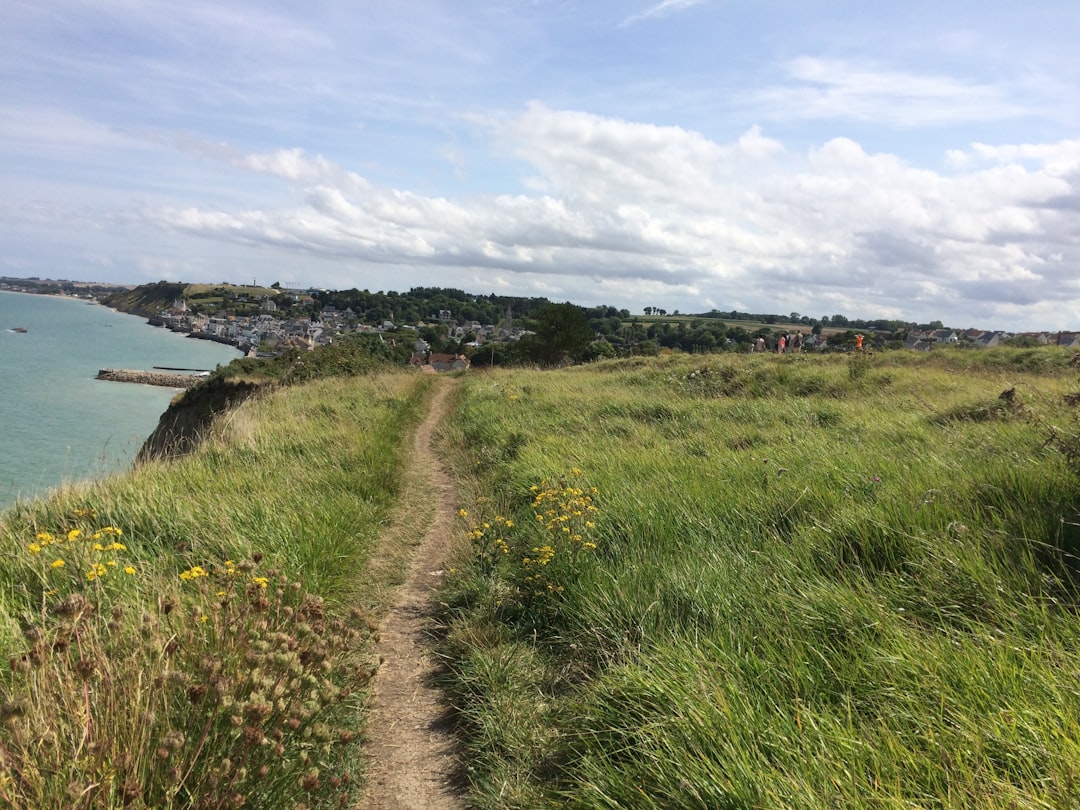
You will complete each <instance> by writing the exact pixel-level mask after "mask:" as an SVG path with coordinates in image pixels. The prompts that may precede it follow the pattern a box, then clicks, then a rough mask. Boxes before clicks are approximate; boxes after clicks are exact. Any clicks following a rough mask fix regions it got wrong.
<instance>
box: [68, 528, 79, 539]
mask: <svg viewBox="0 0 1080 810" xmlns="http://www.w3.org/2000/svg"><path fill="white" fill-rule="evenodd" d="M80 537H82V529H71V530H69V531H68V533H67V539H68V540H78V539H79V538H80Z"/></svg>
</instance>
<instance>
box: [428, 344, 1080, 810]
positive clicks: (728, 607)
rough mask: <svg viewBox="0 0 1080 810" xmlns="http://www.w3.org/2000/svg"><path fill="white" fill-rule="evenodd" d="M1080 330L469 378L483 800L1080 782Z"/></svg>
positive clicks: (932, 796) (765, 798)
mask: <svg viewBox="0 0 1080 810" xmlns="http://www.w3.org/2000/svg"><path fill="white" fill-rule="evenodd" d="M1067 360H1068V357H1067V356H1066V355H1065V353H1063V352H1054V351H1050V350H1039V351H1030V352H1018V351H999V352H993V353H981V352H966V353H964V352H954V353H950V352H940V353H936V354H934V355H931V356H926V355H914V354H911V353H904V354H902V353H892V354H879V355H876V356H863V355H851V356H829V357H811V356H807V355H802V356H788V357H779V356H775V355H769V356H761V355H758V356H753V355H752V356H749V357H748V356H731V355H723V356H711V357H700V356H698V357H689V356H671V357H666V358H664V357H662V358H657V359H655V360H644V359H637V360H635V359H631V360H623V361H613V362H607V363H604V364H600V365H593V366H588V367H577V368H571V369H567V370H564V371H560V372H557V373H545V374H537V373H535V372H528V371H500V372H495V373H491V374H487V375H484V376H473V377H470V378H469V379H468V380H467V381H466V382H465V383H464V389H463V400H462V404H461V407H460V410H459V414H458V418H457V420H456V422H455V424H454V425H453V427H452V428H451V429H450V430H449V431H448V435H447V436H446V441H447V444H448V446H449V447H451V448H453V452H454V453H455V454H456V458H457V459H458V460H457V466H458V468H459V469H462V470H469V471H470V475H469V477H468V487H467V492H468V493H469V496H468V497H467V498H464V500H463V504H462V510H463V513H467V514H462V523H463V524H465V525H464V528H465V530H466V531H467V532H468V533H469V534H468V535H467V542H468V544H469V546H468V548H465V549H463V550H462V552H461V554H460V557H459V560H458V561H457V564H456V570H455V573H454V577H453V578H452V580H451V585H450V587H449V588H448V590H447V593H446V594H445V596H444V602H445V609H444V630H445V633H444V638H443V640H442V650H443V653H444V655H445V656H446V657H447V661H448V674H447V677H446V684H447V688H448V689H449V691H450V694H451V696H452V698H451V699H452V701H453V704H454V706H455V707H456V709H457V712H458V716H459V720H460V729H461V734H462V736H463V739H464V740H465V746H466V750H467V754H466V762H467V765H468V768H469V773H470V777H471V780H472V785H473V795H474V797H475V801H476V806H478V807H522V808H526V807H581V808H800V809H805V808H826V807H837V808H853V807H867V808H870V807H873V808H956V807H980V808H1035V807H1039V808H1066V807H1076V806H1080V620H1078V618H1077V597H1078V592H1077V588H1076V584H1077V582H1076V578H1075V577H1076V575H1077V573H1078V569H1077V563H1078V561H1077V558H1076V557H1075V556H1074V554H1075V552H1076V551H1077V550H1078V549H1080V527H1078V526H1077V524H1078V523H1080V520H1078V517H1077V513H1078V506H1080V499H1078V498H1077V494H1078V489H1080V487H1078V485H1080V481H1078V476H1077V472H1078V470H1077V467H1076V462H1077V460H1078V458H1077V456H1076V454H1075V451H1076V449H1077V447H1076V441H1077V422H1076V417H1075V411H1074V410H1070V409H1069V408H1068V407H1067V406H1066V404H1065V402H1064V399H1063V397H1064V396H1065V395H1066V394H1067V393H1068V392H1070V391H1075V390H1076V388H1077V372H1076V370H1075V369H1070V368H1068V367H1067V365H1066V363H1067ZM1070 431H1071V433H1070ZM1070 442H1071V444H1070ZM537 493H548V495H547V496H546V497H544V498H540V499H538V498H537V497H536V495H537ZM551 493H554V494H553V495H552V494H551ZM575 493H587V496H588V498H589V501H588V509H587V511H585V512H583V510H582V507H581V505H580V504H578V505H577V506H575V505H574V504H572V503H571V504H570V505H569V507H567V505H566V503H558V501H559V500H560V499H562V500H563V501H573V500H574V498H575V497H576V495H575ZM538 501H539V502H538ZM553 503H554V504H555V508H554V509H553V508H552V504H553ZM583 516H584V519H585V520H586V521H587V523H586V524H582V523H581V522H580V521H582V519H583ZM575 521H576V522H575ZM508 524H509V528H507V525H508ZM538 571H539V572H540V575H539V576H538Z"/></svg>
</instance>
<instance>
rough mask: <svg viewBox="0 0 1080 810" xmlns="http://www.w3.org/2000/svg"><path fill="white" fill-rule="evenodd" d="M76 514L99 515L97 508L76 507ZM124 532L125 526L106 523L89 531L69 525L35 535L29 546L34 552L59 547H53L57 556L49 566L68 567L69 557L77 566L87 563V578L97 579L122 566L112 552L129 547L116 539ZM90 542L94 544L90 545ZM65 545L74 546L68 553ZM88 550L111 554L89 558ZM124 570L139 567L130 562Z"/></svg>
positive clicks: (31, 551)
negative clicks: (63, 528)
mask: <svg viewBox="0 0 1080 810" xmlns="http://www.w3.org/2000/svg"><path fill="white" fill-rule="evenodd" d="M74 515H75V517H76V518H80V519H86V518H92V517H96V516H97V513H96V512H95V511H94V510H93V509H76V510H75V512H74ZM123 536H124V532H123V530H121V529H118V528H116V527H115V526H104V527H102V528H100V529H97V530H94V531H89V532H84V531H83V530H82V529H80V528H70V529H66V530H64V531H62V532H59V533H57V534H53V533H52V532H46V531H41V532H38V533H37V534H36V535H35V536H34V539H33V541H32V542H30V543H29V544H27V546H26V550H27V551H29V552H30V553H31V554H34V555H38V554H41V553H42V552H44V551H45V550H46V549H48V548H50V547H55V549H54V551H53V554H55V556H54V557H53V559H52V561H51V562H50V563H49V568H51V569H53V570H57V569H60V568H65V567H66V566H67V563H68V561H69V560H70V561H71V562H72V563H73V564H74V565H75V566H76V567H78V566H81V565H83V564H86V565H87V568H86V578H87V579H88V580H89V581H90V582H93V581H94V580H98V579H101V578H102V577H104V576H105V575H106V574H108V572H109V570H110V569H112V568H117V567H119V563H117V561H116V559H115V557H114V556H112V555H113V554H114V553H115V552H121V551H127V546H126V545H124V544H123V543H121V542H120V541H119V540H118V539H116V538H120V537H123ZM109 539H111V542H107V543H105V542H102V541H103V540H109ZM88 543H92V544H93V545H89V546H88V545H86V544H88ZM65 545H67V546H70V547H71V550H70V551H69V552H67V553H66V554H65V552H63V551H62V550H61V549H62V547H63V546H65ZM88 550H89V551H90V552H92V553H97V554H109V555H110V557H109V558H108V559H102V558H91V559H90V560H89V561H88V562H87V551H88ZM122 570H123V572H124V573H125V574H134V573H135V568H134V567H133V566H130V565H128V566H125V567H124V568H123V569H122Z"/></svg>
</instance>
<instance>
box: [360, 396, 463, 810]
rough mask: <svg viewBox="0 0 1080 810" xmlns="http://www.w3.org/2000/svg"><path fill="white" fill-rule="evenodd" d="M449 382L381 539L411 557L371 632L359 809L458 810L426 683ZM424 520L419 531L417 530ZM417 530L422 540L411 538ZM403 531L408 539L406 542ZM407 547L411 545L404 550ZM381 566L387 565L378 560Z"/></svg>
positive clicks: (442, 510) (448, 756)
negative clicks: (436, 439)
mask: <svg viewBox="0 0 1080 810" xmlns="http://www.w3.org/2000/svg"><path fill="white" fill-rule="evenodd" d="M454 385H455V382H454V381H453V380H450V379H439V380H438V381H436V382H435V386H436V390H435V396H434V400H433V402H432V404H431V409H430V411H429V413H428V415H427V417H426V418H425V419H424V422H423V423H422V424H421V425H420V427H419V428H418V429H417V431H416V436H415V438H414V441H413V450H412V458H411V460H410V469H409V472H408V474H407V476H406V479H407V480H406V485H405V488H404V490H405V493H404V496H405V497H404V503H405V506H404V507H403V509H402V510H401V514H400V515H399V518H398V519H397V520H396V521H395V525H392V526H391V527H390V528H389V529H388V531H387V533H386V537H385V539H384V541H383V542H384V544H387V545H389V546H391V547H393V548H394V549H397V551H396V552H395V551H390V552H389V553H388V555H387V556H388V557H390V558H393V557H394V554H395V553H396V554H397V555H398V556H397V559H398V560H399V561H400V554H401V549H403V548H404V549H406V553H410V554H411V555H412V562H411V564H410V566H409V573H408V575H407V579H406V581H405V582H404V583H403V584H402V585H401V589H400V591H399V593H398V597H397V599H396V600H395V604H394V606H393V607H391V608H390V611H389V613H388V614H387V616H386V618H385V619H384V621H383V623H382V626H381V628H380V633H379V644H378V653H379V656H380V658H381V659H382V662H383V663H382V665H381V666H380V668H379V673H378V676H377V677H376V680H375V689H374V697H373V701H372V707H371V715H370V717H369V720H368V723H369V725H368V735H369V737H370V743H369V746H368V755H369V756H370V757H371V763H370V767H371V771H370V780H369V784H368V792H367V796H366V797H365V801H364V803H363V804H362V805H361V807H362V808H363V809H364V810H454V809H456V808H461V807H464V802H463V801H462V799H461V793H460V791H459V790H458V788H457V787H456V785H455V782H454V773H455V769H456V766H457V760H456V758H455V754H454V744H453V738H452V736H451V734H450V731H449V728H448V727H447V725H446V724H445V722H444V720H443V718H444V715H445V707H444V705H443V703H442V701H441V695H440V693H439V691H438V690H437V689H435V688H434V687H433V686H431V685H430V679H431V676H432V675H433V674H434V672H435V669H436V665H435V660H434V656H433V654H432V652H431V640H430V635H429V630H430V627H431V618H430V604H431V592H432V589H433V588H435V587H436V586H437V585H438V584H439V583H440V581H441V579H442V571H443V568H444V567H445V564H444V561H445V555H446V543H447V538H449V536H450V533H451V531H452V527H453V521H454V515H455V507H456V504H455V502H454V493H453V490H452V488H451V486H450V479H449V477H448V476H447V475H446V472H445V471H444V470H443V468H442V467H441V466H440V463H439V459H438V458H437V457H436V455H435V453H434V451H433V450H432V447H431V442H432V434H433V433H434V430H435V428H436V427H437V426H438V424H439V422H440V421H441V420H442V419H443V418H444V417H445V415H446V413H447V410H448V407H449V404H448V398H449V395H450V392H451V391H452V390H453V387H454ZM425 522H426V528H425ZM421 531H423V532H424V535H423V540H422V541H421V543H420V544H419V546H416V545H415V538H416V536H417V535H418V534H419V532H421ZM410 534H411V537H410ZM410 542H411V544H412V545H411V548H410ZM385 564H386V565H392V564H393V563H392V561H390V560H386V561H385Z"/></svg>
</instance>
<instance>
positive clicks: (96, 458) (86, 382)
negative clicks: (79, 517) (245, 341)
mask: <svg viewBox="0 0 1080 810" xmlns="http://www.w3.org/2000/svg"><path fill="white" fill-rule="evenodd" d="M8 292H10V293H12V295H21V296H22V298H20V299H15V298H9V297H7V296H4V295H0V345H2V348H3V356H4V359H5V383H4V385H3V386H0V424H2V425H3V426H4V431H5V438H6V439H7V441H6V446H5V452H4V453H3V454H0V510H4V509H7V508H9V507H10V506H12V505H14V504H15V503H16V502H17V501H27V500H35V499H38V498H42V497H47V496H48V493H49V492H50V491H51V490H53V489H56V488H58V487H64V486H67V485H71V484H74V483H77V482H81V481H92V480H97V479H101V478H103V477H107V476H109V475H113V474H117V473H125V472H127V471H129V470H130V469H131V467H132V464H133V463H134V460H135V457H136V455H137V454H138V452H139V450H140V449H141V447H142V446H143V445H144V444H145V442H146V441H147V439H148V438H149V437H150V436H151V434H152V433H153V432H154V430H155V429H156V428H157V426H158V423H159V422H160V419H161V417H162V416H163V415H164V413H165V412H166V411H167V410H168V407H169V404H170V402H171V401H172V399H173V398H174V397H175V396H176V392H177V390H179V389H180V388H186V387H188V386H190V385H192V384H194V383H195V382H198V381H199V380H200V379H202V378H201V377H197V376H194V375H193V376H191V377H190V378H187V379H185V380H183V381H180V380H178V382H182V383H183V385H178V386H171V385H170V386H161V385H146V384H135V385H110V384H108V383H107V382H105V381H103V380H98V379H96V377H97V375H98V373H99V371H100V370H101V369H102V368H121V369H146V370H151V369H153V367H154V366H168V367H173V368H198V369H211V370H212V369H214V368H215V367H216V366H219V365H226V364H228V363H229V362H231V361H232V360H233V359H235V358H238V357H241V356H242V355H241V354H240V352H239V350H238V349H236V347H234V346H227V347H226V345H225V344H221V345H222V348H217V347H216V346H215V344H214V343H212V342H205V343H192V342H184V341H179V340H173V339H172V337H171V335H170V337H164V336H162V337H159V336H158V335H164V334H167V333H162V332H159V331H157V330H155V331H154V332H150V333H148V332H147V331H146V327H147V322H146V320H145V319H144V318H142V317H141V316H138V315H134V316H132V313H127V312H123V311H121V310H117V309H115V308H113V307H109V306H107V305H104V304H102V302H100V301H92V300H90V299H87V298H83V297H81V296H71V295H53V294H47V293H33V292H29V293H27V292H17V291H13V290H0V293H8ZM57 299H61V300H63V301H71V302H74V301H80V302H83V303H93V304H97V305H99V306H98V307H95V308H81V307H75V306H68V305H66V304H62V303H53V302H55V301H56V300H57ZM128 316H130V317H128ZM9 326H11V327H16V326H22V327H26V328H27V329H28V333H26V334H11V333H8V332H7V328H8V327H9ZM140 382H141V381H140Z"/></svg>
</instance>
